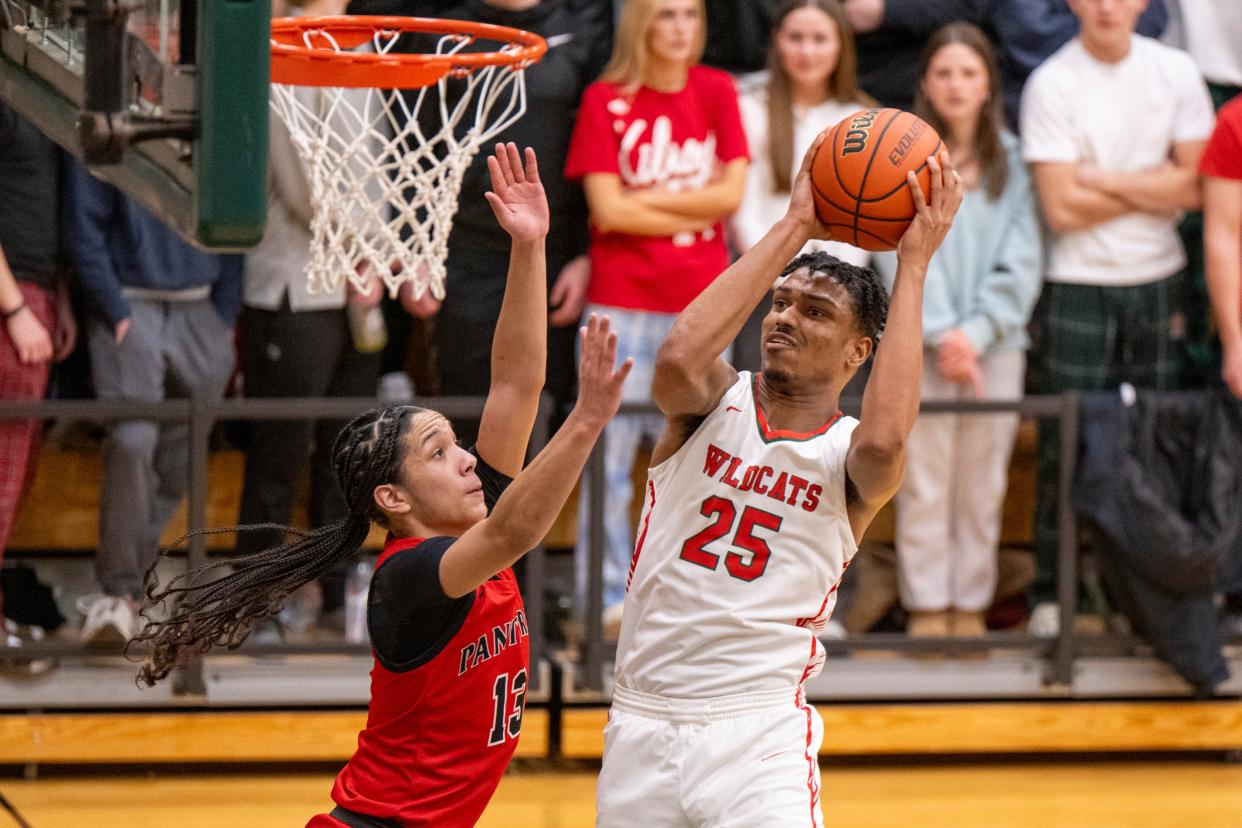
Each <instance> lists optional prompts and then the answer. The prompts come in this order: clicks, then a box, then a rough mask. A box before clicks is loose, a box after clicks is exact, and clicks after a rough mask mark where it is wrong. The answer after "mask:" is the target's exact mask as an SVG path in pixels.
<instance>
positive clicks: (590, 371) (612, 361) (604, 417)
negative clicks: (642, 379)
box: [574, 313, 634, 428]
mask: <svg viewBox="0 0 1242 828" xmlns="http://www.w3.org/2000/svg"><path fill="white" fill-rule="evenodd" d="M579 333H580V334H581V335H582V354H581V356H580V357H579V358H578V403H577V405H575V406H574V413H576V414H578V415H579V416H582V417H587V418H588V419H589V420H590V422H591V423H592V424H594V425H596V426H598V427H600V428H603V427H604V425H605V424H606V423H607V422H608V421H609V420H611V419H612V418H613V416H614V415H615V414H616V413H617V409H618V408H619V407H620V405H621V386H622V385H624V384H625V378H626V377H627V376H629V373H630V369H631V368H633V367H634V359H633V357H627V358H626V360H625V362H623V363H621V367H620V368H615V366H616V364H617V332H616V331H614V330H612V329H611V322H610V320H609V319H608V317H607V316H599V315H598V314H594V313H593V314H591V316H590V317H589V318H588V319H587V323H586V324H585V325H583V326H582V327H581V328H580V329H579ZM614 368H615V370H614Z"/></svg>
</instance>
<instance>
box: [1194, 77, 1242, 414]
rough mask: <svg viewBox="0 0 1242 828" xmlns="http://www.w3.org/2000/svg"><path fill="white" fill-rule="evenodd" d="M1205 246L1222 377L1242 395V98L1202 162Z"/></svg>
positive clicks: (1226, 113) (1223, 119) (1227, 112)
mask: <svg viewBox="0 0 1242 828" xmlns="http://www.w3.org/2000/svg"><path fill="white" fill-rule="evenodd" d="M1199 172H1201V173H1203V176H1204V178H1203V246H1204V249H1205V250H1206V252H1207V282H1208V292H1209V293H1210V294H1211V297H1212V313H1213V315H1214V316H1215V317H1216V329H1217V333H1218V334H1219V335H1220V344H1221V350H1222V351H1223V356H1224V363H1223V364H1222V366H1221V371H1220V374H1221V379H1223V380H1224V381H1225V385H1227V386H1229V390H1230V391H1232V392H1233V394H1234V396H1235V397H1242V96H1238V97H1236V98H1234V99H1233V100H1232V101H1230V102H1229V103H1227V104H1225V105H1224V106H1223V107H1221V110H1220V112H1218V113H1217V115H1216V129H1215V130H1214V131H1213V132H1212V137H1211V138H1210V139H1209V140H1208V145H1207V149H1205V150H1204V151H1203V159H1202V160H1201V161H1200V162H1199Z"/></svg>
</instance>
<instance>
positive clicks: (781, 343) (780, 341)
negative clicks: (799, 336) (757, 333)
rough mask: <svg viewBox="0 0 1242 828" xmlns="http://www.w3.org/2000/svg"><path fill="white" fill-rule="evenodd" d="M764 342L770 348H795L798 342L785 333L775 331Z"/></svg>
mask: <svg viewBox="0 0 1242 828" xmlns="http://www.w3.org/2000/svg"><path fill="white" fill-rule="evenodd" d="M763 344H764V346H766V347H768V348H793V347H795V345H796V344H797V343H795V342H794V341H793V340H792V339H790V338H789V337H788V336H786V335H785V334H779V333H774V334H771V335H769V336H768V338H767V339H766V340H765V341H764V343H763Z"/></svg>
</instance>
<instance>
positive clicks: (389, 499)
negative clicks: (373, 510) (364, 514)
mask: <svg viewBox="0 0 1242 828" xmlns="http://www.w3.org/2000/svg"><path fill="white" fill-rule="evenodd" d="M372 497H374V498H375V505H376V506H378V507H380V509H382V510H383V511H384V512H385V513H387V514H394V515H404V514H409V512H410V510H411V509H412V508H414V504H413V503H412V502H411V500H410V494H409V492H407V491H406V490H405V488H404V487H402V486H398V485H396V484H395V483H384V484H383V485H381V486H376V487H375V491H374V492H373V493H372Z"/></svg>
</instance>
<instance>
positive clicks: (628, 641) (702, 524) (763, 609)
mask: <svg viewBox="0 0 1242 828" xmlns="http://www.w3.org/2000/svg"><path fill="white" fill-rule="evenodd" d="M757 382H758V376H757V375H751V374H750V373H749V372H742V373H741V374H740V375H739V376H738V380H737V382H736V383H735V384H734V385H733V386H732V387H731V388H730V389H729V390H728V391H727V392H726V393H725V395H724V398H723V399H721V401H720V404H719V405H718V406H717V407H716V409H715V410H714V411H712V412H711V413H710V414H709V415H708V416H707V418H706V419H705V420H704V421H703V422H702V424H700V425H699V427H698V429H696V430H695V432H694V433H693V434H692V435H691V436H690V438H689V439H688V440H687V441H686V442H685V444H684V445H682V447H681V448H680V449H679V450H678V451H677V452H676V453H675V454H674V455H673V456H672V457H670V458H668V459H667V460H665V461H664V462H663V463H661V464H660V465H658V466H655V467H653V468H652V469H651V470H650V472H649V474H648V478H647V487H646V490H645V494H644V496H645V500H644V504H643V512H642V517H641V519H640V520H639V524H638V539H637V542H636V543H635V547H634V557H633V561H632V563H631V565H630V576H629V577H630V581H629V588H628V592H627V594H626V598H625V611H624V614H623V616H622V622H621V637H620V641H619V642H618V646H617V664H616V681H617V684H619V685H621V686H623V687H626V688H628V689H631V690H637V691H640V692H643V693H651V694H654V695H659V696H670V697H676V698H705V699H706V698H715V697H719V696H727V695H734V694H737V693H753V692H762V691H776V690H781V689H786V688H787V689H788V690H789V692H790V694H791V698H792V697H793V696H794V694H796V693H799V692H800V690H801V687H802V684H803V683H804V682H805V681H806V680H807V679H809V678H810V677H811V676H814V675H815V674H816V673H818V672H819V670H820V668H821V667H822V666H823V663H824V651H823V648H822V647H821V646H820V644H819V641H818V639H817V638H816V635H815V634H816V633H817V632H818V631H819V630H821V629H822V628H823V625H824V624H825V623H826V622H827V621H828V617H829V616H830V615H831V613H832V608H833V605H834V604H835V603H836V589H837V586H838V584H840V582H841V576H842V574H843V573H844V572H845V568H846V566H848V564H849V560H850V558H851V557H852V556H853V554H854V552H855V550H856V548H857V544H856V543H855V542H854V536H853V533H852V531H851V530H850V524H849V519H848V516H847V513H846V502H845V501H846V498H845V479H846V478H845V456H846V453H847V451H848V450H849V444H850V435H851V433H852V432H853V430H854V427H855V426H857V425H858V421H857V420H855V419H854V418H852V417H843V416H841V415H840V414H839V413H838V414H837V415H835V416H833V417H832V418H831V419H829V420H828V422H826V423H824V425H823V426H821V427H820V428H818V429H816V430H815V431H813V432H809V433H805V434H803V433H795V432H788V431H778V430H773V429H770V428H769V427H768V424H767V418H766V417H765V415H764V412H763V409H762V408H761V407H760V405H759V401H758V398H757V396H756V394H757V389H756V383H757Z"/></svg>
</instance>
